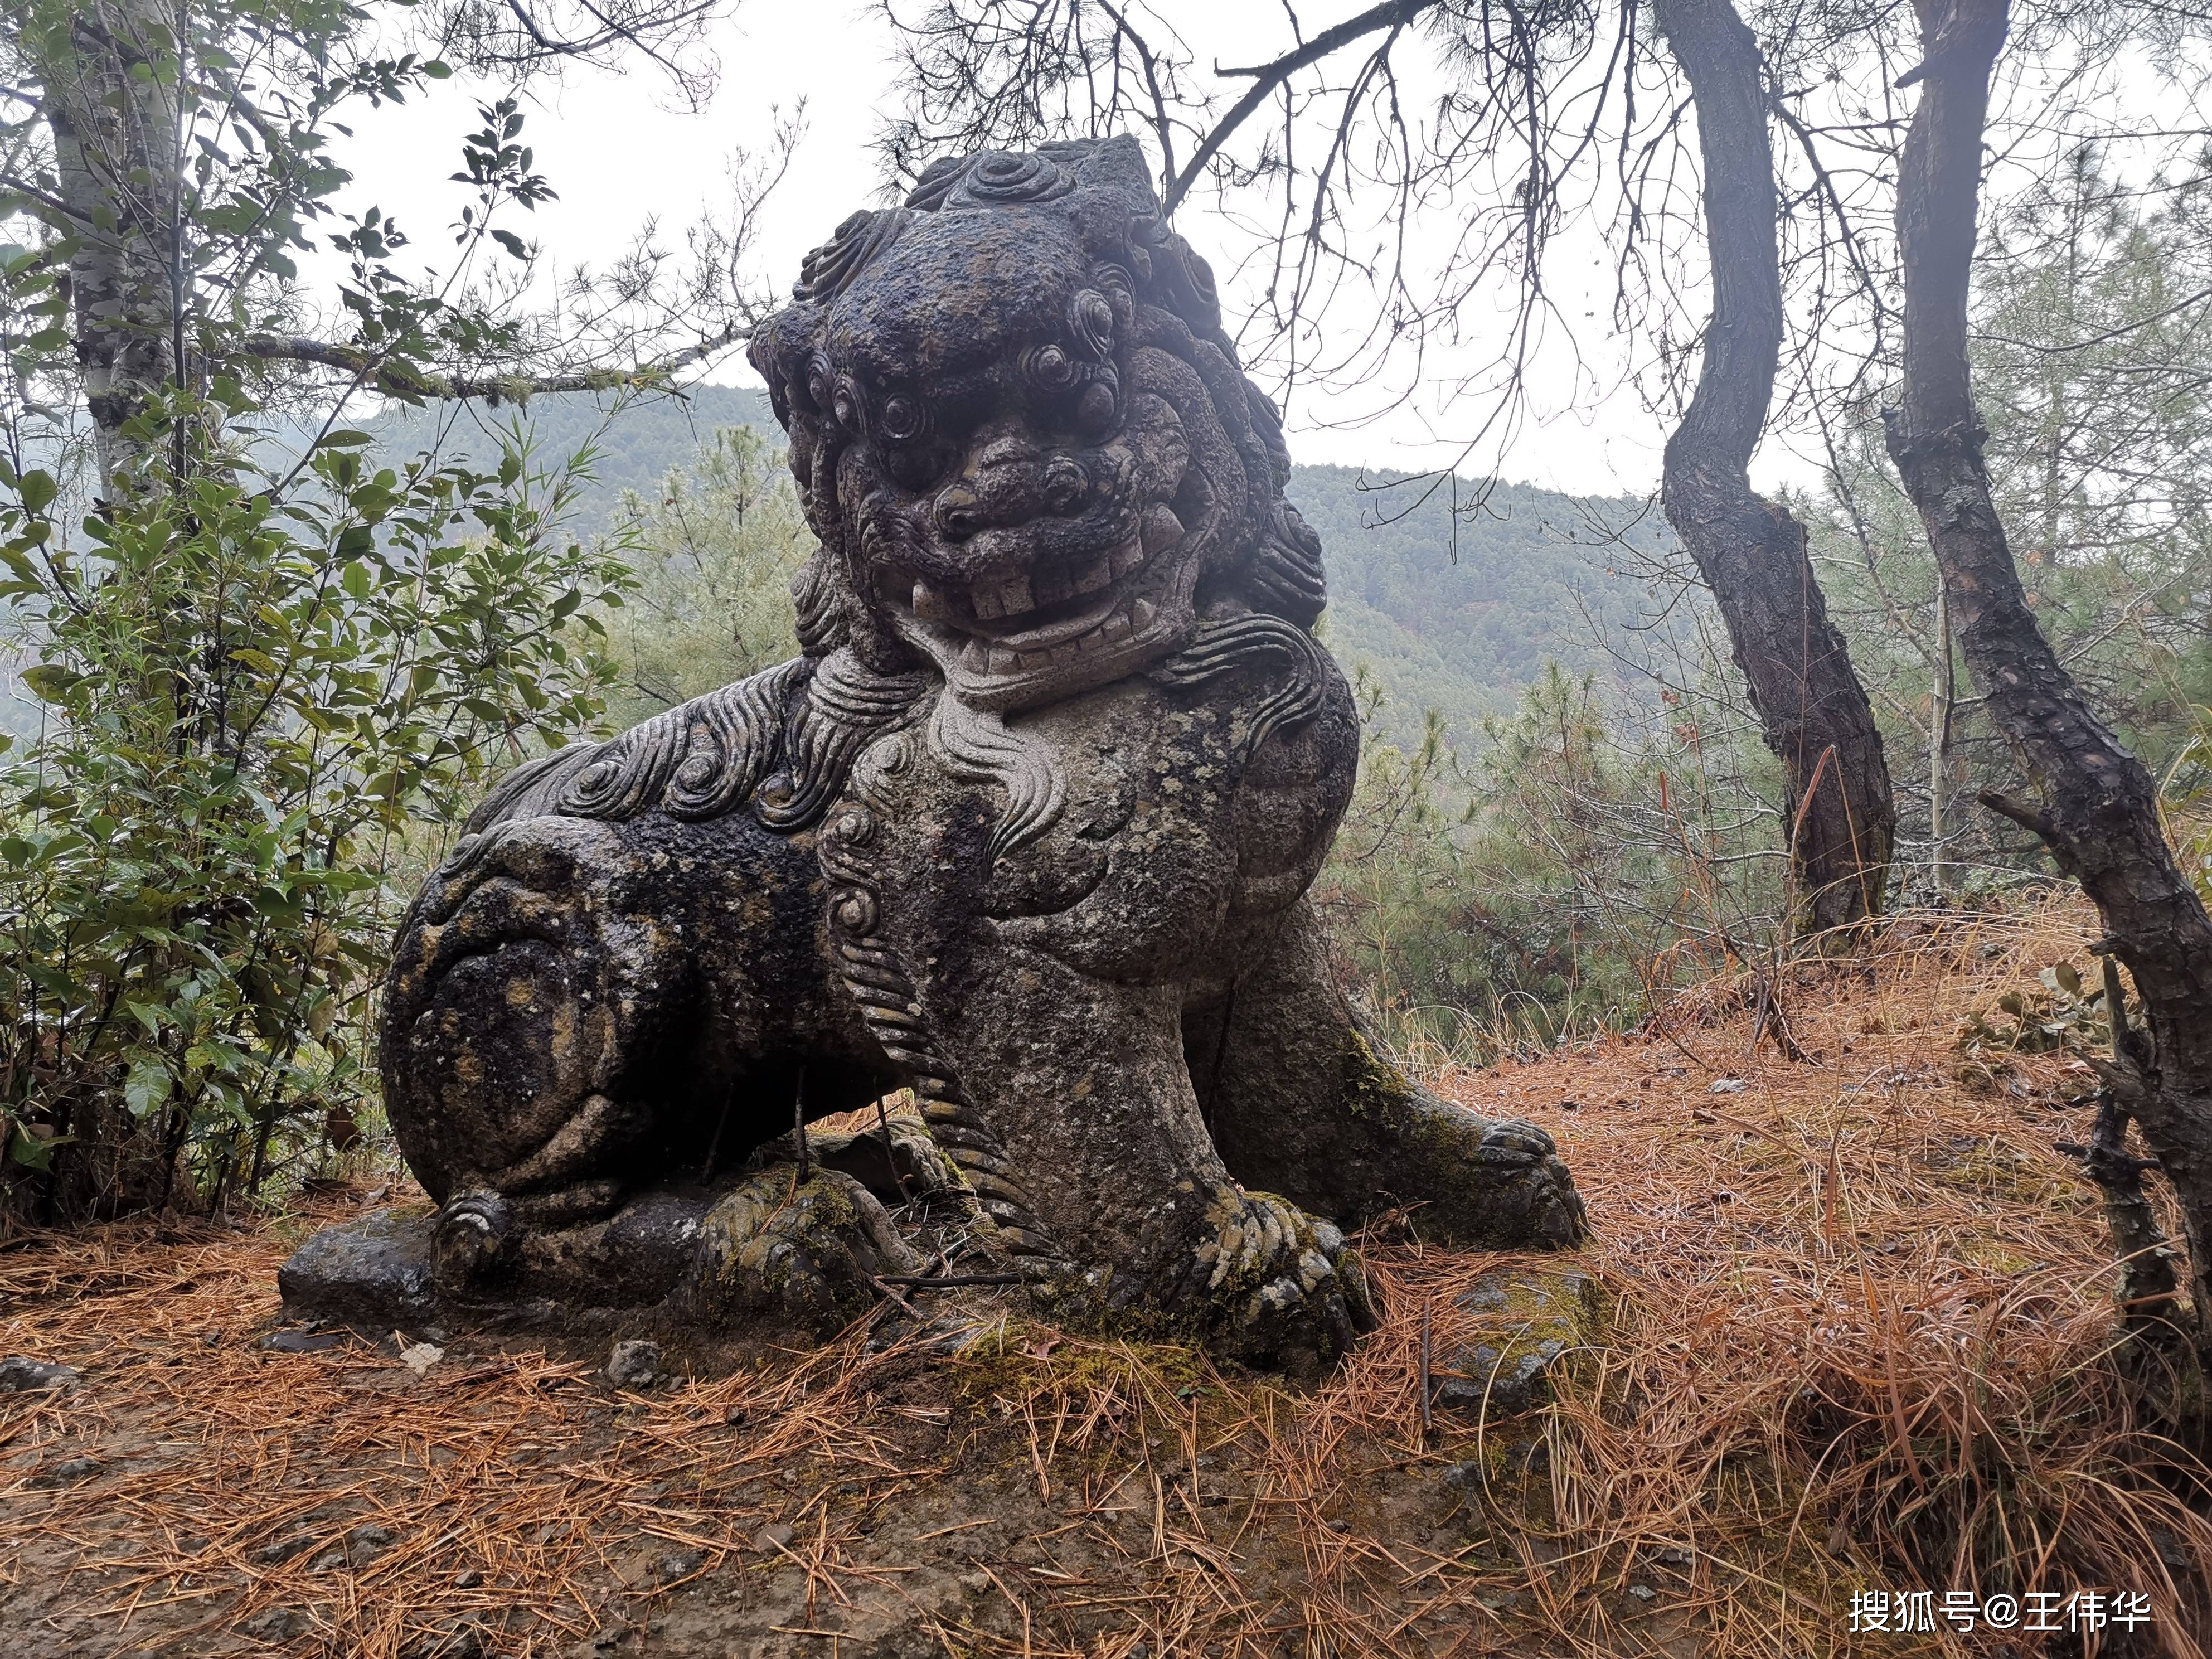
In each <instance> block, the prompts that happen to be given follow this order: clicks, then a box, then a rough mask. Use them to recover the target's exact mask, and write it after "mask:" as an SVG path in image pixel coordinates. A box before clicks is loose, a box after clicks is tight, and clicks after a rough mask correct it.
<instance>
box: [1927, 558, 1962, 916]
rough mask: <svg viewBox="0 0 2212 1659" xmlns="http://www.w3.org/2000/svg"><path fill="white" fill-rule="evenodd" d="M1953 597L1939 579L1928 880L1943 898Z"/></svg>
mask: <svg viewBox="0 0 2212 1659" xmlns="http://www.w3.org/2000/svg"><path fill="white" fill-rule="evenodd" d="M1951 656H1952V646H1951V600H1950V596H1949V595H1948V594H1947V593H1945V592H1943V586H1942V583H1941V582H1938V583H1937V584H1936V672H1935V675H1934V677H1933V678H1931V680H1930V681H1929V688H1930V691H1929V699H1928V883H1929V886H1931V887H1933V888H1934V889H1935V890H1936V902H1937V903H1939V904H1940V903H1942V899H1943V837H1944V835H1945V833H1946V830H1945V826H1944V823H1943V808H1944V805H1945V802H1944V796H1945V795H1946V794H1947V793H1948V789H1949V785H1950V781H1951V776H1950V774H1951V767H1950V760H1951V705H1952V702H1954V695H1953V693H1954V684H1955V683H1954V681H1953V679H1952V678H1951V674H1952V669H1951Z"/></svg>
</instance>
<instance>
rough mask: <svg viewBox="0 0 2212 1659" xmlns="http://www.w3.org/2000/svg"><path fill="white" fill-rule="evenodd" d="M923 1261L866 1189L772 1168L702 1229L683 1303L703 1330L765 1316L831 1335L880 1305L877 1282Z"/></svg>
mask: <svg viewBox="0 0 2212 1659" xmlns="http://www.w3.org/2000/svg"><path fill="white" fill-rule="evenodd" d="M920 1267H921V1261H920V1260H919V1258H917V1257H916V1256H915V1254H914V1253H913V1251H912V1250H910V1249H908V1248H907V1246H906V1244H905V1243H904V1242H903V1241H902V1240H901V1239H900V1237H899V1236H898V1233H897V1231H896V1229H895V1228H894V1227H893V1226H892V1225H891V1223H890V1217H889V1216H887V1215H886V1214H885V1213H884V1207H883V1206H882V1205H881V1204H879V1203H878V1202H877V1200H876V1199H875V1198H874V1196H873V1195H872V1194H870V1193H869V1191H868V1189H867V1188H865V1187H863V1186H862V1185H861V1184H860V1182H857V1181H855V1180H854V1179H853V1177H852V1176H848V1175H846V1174H843V1173H842V1172H841V1171H839V1170H825V1169H821V1168H819V1167H817V1169H816V1170H814V1172H813V1174H812V1175H811V1177H810V1178H809V1179H807V1180H805V1181H804V1182H802V1181H800V1180H799V1179H798V1171H797V1170H795V1169H794V1168H793V1166H791V1165H789V1164H770V1165H769V1167H768V1168H767V1169H765V1170H762V1171H760V1173H758V1174H757V1175H753V1176H747V1177H746V1178H745V1179H744V1181H742V1182H739V1183H738V1185H737V1186H736V1187H734V1188H731V1190H730V1191H729V1192H728V1193H726V1194H724V1195H723V1197H722V1198H721V1199H720V1201H719V1202H717V1203H716V1204H715V1206H714V1208H713V1209H712V1210H711V1211H709V1212H708V1215H707V1218H706V1220H705V1221H704V1222H703V1223H702V1224H701V1226H700V1242H699V1250H698V1255H697V1256H696V1259H695V1261H694V1264H693V1267H692V1269H691V1272H690V1276H689V1277H688V1279H686V1281H685V1283H684V1286H683V1288H682V1290H681V1291H679V1292H678V1298H679V1301H680V1303H681V1304H682V1305H683V1306H684V1310H685V1311H686V1313H687V1314H688V1315H689V1316H690V1317H692V1318H694V1319H696V1320H697V1321H698V1322H701V1323H702V1324H704V1325H707V1326H709V1327H715V1326H727V1325H730V1324H732V1323H733V1322H738V1321H740V1320H744V1319H748V1318H767V1319H769V1320H776V1321H784V1322H790V1323H794V1324H798V1325H800V1326H803V1327H805V1328H809V1329H811V1330H812V1331H814V1332H815V1333H816V1334H819V1335H823V1336H827V1335H829V1334H832V1333H834V1332H835V1331H836V1330H837V1329H838V1328H839V1327H841V1326H842V1325H844V1324H846V1323H848V1322H850V1321H851V1320H853V1319H854V1318H856V1317H857V1316H860V1314H862V1313H864V1312H866V1310H867V1309H868V1308H869V1307H871V1306H872V1305H873V1304H874V1303H875V1302H876V1301H877V1300H878V1296H879V1292H878V1289H877V1286H876V1282H875V1281H876V1279H877V1278H878V1276H879V1275H881V1274H884V1273H914V1272H916V1271H918V1270H919V1268H920Z"/></svg>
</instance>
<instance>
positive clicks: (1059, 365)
mask: <svg viewBox="0 0 2212 1659" xmlns="http://www.w3.org/2000/svg"><path fill="white" fill-rule="evenodd" d="M1029 373H1030V379H1031V380H1034V381H1036V383H1037V384H1038V385H1039V386H1042V387H1043V388H1044V389H1045V390H1046V391H1047V392H1065V391H1066V390H1067V389H1068V387H1070V386H1073V385H1074V384H1075V364H1074V362H1073V360H1071V359H1070V358H1069V356H1068V355H1067V353H1066V351H1065V350H1063V349H1061V348H1060V347H1059V346H1056V345H1042V346H1039V347H1037V348H1036V350H1034V351H1032V352H1030V358H1029Z"/></svg>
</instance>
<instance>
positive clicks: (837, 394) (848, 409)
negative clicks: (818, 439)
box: [825, 380, 860, 432]
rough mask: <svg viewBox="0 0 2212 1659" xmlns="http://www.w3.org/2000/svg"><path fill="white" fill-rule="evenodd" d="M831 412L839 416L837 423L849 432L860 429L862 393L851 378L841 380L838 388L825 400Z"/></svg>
mask: <svg viewBox="0 0 2212 1659" xmlns="http://www.w3.org/2000/svg"><path fill="white" fill-rule="evenodd" d="M825 401H826V402H827V403H828V404H829V412H830V413H831V414H833V415H835V416H836V417H837V424H838V425H840V426H842V427H843V428H845V430H846V431H848V432H858V431H859V430H860V393H859V392H857V391H855V390H854V386H853V383H852V382H851V381H850V380H840V381H838V382H837V386H836V390H835V391H833V392H831V393H830V394H829V398H827V399H826V400H825Z"/></svg>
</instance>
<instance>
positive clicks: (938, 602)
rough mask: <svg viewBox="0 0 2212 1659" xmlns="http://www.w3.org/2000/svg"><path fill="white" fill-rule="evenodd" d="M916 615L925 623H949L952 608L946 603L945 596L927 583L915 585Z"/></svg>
mask: <svg viewBox="0 0 2212 1659" xmlns="http://www.w3.org/2000/svg"><path fill="white" fill-rule="evenodd" d="M914 614H915V616H917V617H921V619H922V620H923V621H924V622H948V621H950V620H951V617H952V607H951V605H947V604H946V603H945V595H944V594H942V593H940V592H938V591H937V590H936V589H935V588H933V587H932V586H930V585H929V584H928V583H927V582H916V583H915V585H914Z"/></svg>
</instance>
